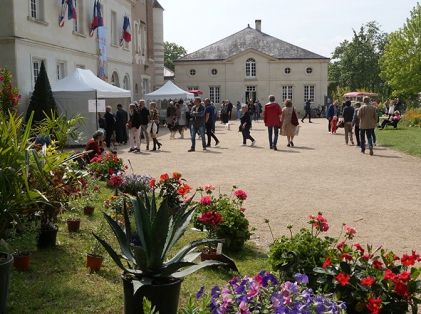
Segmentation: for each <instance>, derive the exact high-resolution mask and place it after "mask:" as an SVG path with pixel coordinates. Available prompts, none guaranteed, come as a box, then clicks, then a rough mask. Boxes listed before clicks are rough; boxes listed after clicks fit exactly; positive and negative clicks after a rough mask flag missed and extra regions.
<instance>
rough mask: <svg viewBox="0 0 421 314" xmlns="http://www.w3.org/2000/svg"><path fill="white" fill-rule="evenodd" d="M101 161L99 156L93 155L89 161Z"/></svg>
mask: <svg viewBox="0 0 421 314" xmlns="http://www.w3.org/2000/svg"><path fill="white" fill-rule="evenodd" d="M96 162H101V156H95V157H93V158H92V159H91V161H90V163H96Z"/></svg>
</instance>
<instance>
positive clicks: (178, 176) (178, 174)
mask: <svg viewBox="0 0 421 314" xmlns="http://www.w3.org/2000/svg"><path fill="white" fill-rule="evenodd" d="M172 177H173V178H174V179H176V180H179V179H180V178H181V173H180V172H176V171H174V172H173V173H172Z"/></svg>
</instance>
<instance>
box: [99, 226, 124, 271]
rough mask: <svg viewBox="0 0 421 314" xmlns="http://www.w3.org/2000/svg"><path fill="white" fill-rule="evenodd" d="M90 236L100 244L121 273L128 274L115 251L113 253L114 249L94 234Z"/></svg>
mask: <svg viewBox="0 0 421 314" xmlns="http://www.w3.org/2000/svg"><path fill="white" fill-rule="evenodd" d="M92 234H93V235H94V237H95V239H97V240H98V242H99V243H101V245H102V246H103V247H104V249H105V250H106V251H107V253H108V254H109V255H110V256H111V258H112V259H113V261H114V263H116V265H117V266H118V267H120V268H121V269H122V270H123V271H125V272H130V270H129V269H127V268H126V267H124V265H123V263H122V262H121V260H120V256H119V255H118V254H117V253H116V251H114V249H113V248H112V247H111V246H110V245H109V244H108V243H107V242H106V241H105V240H103V239H101V238H100V237H98V236H97V235H96V234H95V233H92Z"/></svg>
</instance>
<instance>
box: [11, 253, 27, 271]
mask: <svg viewBox="0 0 421 314" xmlns="http://www.w3.org/2000/svg"><path fill="white" fill-rule="evenodd" d="M30 265H31V252H29V251H20V250H16V251H15V252H14V253H13V266H14V267H15V269H16V270H19V271H28V270H29V266H30Z"/></svg>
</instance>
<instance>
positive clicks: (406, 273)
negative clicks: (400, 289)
mask: <svg viewBox="0 0 421 314" xmlns="http://www.w3.org/2000/svg"><path fill="white" fill-rule="evenodd" d="M397 277H398V278H399V279H400V280H402V281H409V279H411V273H410V272H409V271H403V272H401V273H400V274H399V275H398V276H397Z"/></svg>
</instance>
